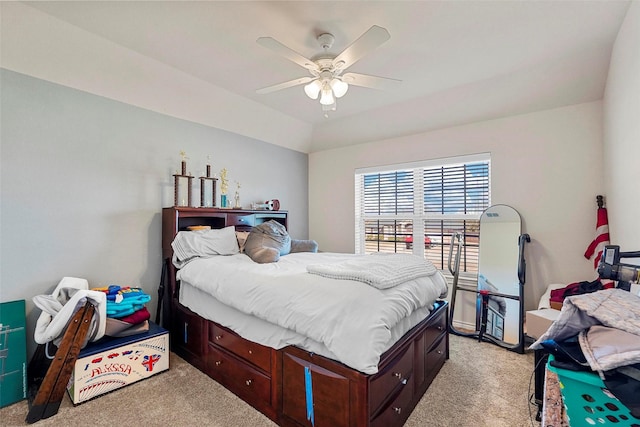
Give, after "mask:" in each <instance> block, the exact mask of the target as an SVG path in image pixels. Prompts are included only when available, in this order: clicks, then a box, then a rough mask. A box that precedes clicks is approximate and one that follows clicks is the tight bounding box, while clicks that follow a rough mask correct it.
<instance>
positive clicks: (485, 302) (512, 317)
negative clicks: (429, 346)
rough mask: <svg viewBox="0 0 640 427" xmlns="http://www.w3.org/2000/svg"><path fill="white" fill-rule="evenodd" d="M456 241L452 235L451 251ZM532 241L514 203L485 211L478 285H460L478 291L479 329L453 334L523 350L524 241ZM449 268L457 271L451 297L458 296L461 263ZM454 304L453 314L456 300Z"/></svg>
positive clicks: (482, 217)
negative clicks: (472, 286)
mask: <svg viewBox="0 0 640 427" xmlns="http://www.w3.org/2000/svg"><path fill="white" fill-rule="evenodd" d="M454 240H455V239H453V238H452V245H451V246H452V248H451V251H450V252H454V250H455V249H454V248H453V241H454ZM529 241H530V238H529V235H527V234H522V221H521V218H520V214H519V213H518V212H517V211H516V210H515V209H513V208H512V207H511V206H507V205H494V206H490V207H489V208H487V209H486V210H485V211H484V212H483V213H482V215H481V216H480V240H479V242H480V243H479V254H478V285H477V288H469V287H464V286H461V287H460V288H459V290H464V291H469V292H473V293H475V294H476V331H475V332H473V333H467V332H461V331H458V330H456V329H455V328H454V327H452V329H451V331H452V332H453V333H456V334H458V335H464V336H468V337H473V338H478V340H480V341H483V340H484V341H490V342H493V343H494V344H497V345H500V346H502V347H505V348H508V349H510V350H514V351H517V352H519V353H523V352H524V330H523V320H524V319H523V317H524V306H523V304H524V301H523V286H524V281H525V271H524V270H525V263H524V243H525V242H529ZM458 250H459V249H458ZM456 261H458V260H457V259H456ZM450 270H451V271H452V273H454V285H453V286H454V289H453V292H452V298H455V295H456V290H458V285H457V271H458V266H456V267H455V270H454V269H452V268H451V267H450ZM453 303H454V304H452V305H451V317H453V307H455V301H453Z"/></svg>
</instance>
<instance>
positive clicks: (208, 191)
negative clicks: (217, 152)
mask: <svg viewBox="0 0 640 427" xmlns="http://www.w3.org/2000/svg"><path fill="white" fill-rule="evenodd" d="M216 181H218V178H214V177H212V176H211V165H207V175H206V176H201V177H200V206H201V207H203V208H211V207H215V206H216Z"/></svg>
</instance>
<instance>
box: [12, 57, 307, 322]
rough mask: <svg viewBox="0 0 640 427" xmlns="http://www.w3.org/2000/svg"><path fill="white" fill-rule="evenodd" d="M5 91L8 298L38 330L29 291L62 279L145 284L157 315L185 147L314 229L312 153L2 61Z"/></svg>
mask: <svg viewBox="0 0 640 427" xmlns="http://www.w3.org/2000/svg"><path fill="white" fill-rule="evenodd" d="M0 87H1V88H2V101H1V112H2V116H1V119H2V122H1V124H2V130H1V135H0V136H1V146H0V147H1V151H0V154H1V158H0V161H1V163H0V164H1V188H2V198H1V206H0V251H1V253H0V255H1V268H0V271H1V272H0V301H11V300H17V299H26V300H27V313H28V321H29V331H30V332H29V333H30V334H31V331H32V330H33V325H34V322H35V318H36V317H37V315H39V313H40V310H39V309H37V308H35V307H34V306H33V304H32V303H31V298H32V297H33V296H34V295H38V294H47V293H50V292H51V291H52V290H53V288H54V287H55V286H56V285H57V283H58V282H59V281H60V279H61V278H62V277H64V276H75V277H82V278H86V279H88V280H89V283H90V285H91V286H101V285H108V284H112V283H113V284H119V285H132V286H141V287H142V288H143V289H144V290H145V291H146V292H147V293H149V294H150V295H152V297H153V300H152V302H151V304H149V308H150V310H151V311H152V315H154V313H155V305H156V302H157V300H156V295H157V287H158V283H159V280H160V269H161V209H162V208H163V207H166V206H171V205H173V181H172V176H171V175H172V174H173V173H176V171H177V169H178V168H179V164H180V155H179V152H180V151H181V150H184V151H186V153H187V155H188V157H189V160H188V161H187V164H188V171H190V172H192V174H194V175H196V176H199V175H200V174H201V172H202V171H203V170H204V165H205V164H206V158H207V155H211V162H212V165H213V166H212V168H213V170H214V171H219V170H220V169H221V168H223V167H226V168H227V169H228V170H229V178H230V180H231V185H230V192H233V191H235V185H234V184H233V182H234V181H235V180H238V181H240V183H241V186H242V187H241V189H240V195H241V202H242V204H243V206H244V207H248V206H249V204H250V202H252V201H264V200H267V199H272V198H277V199H279V200H280V202H281V209H284V210H288V211H289V213H290V221H289V225H290V233H291V235H292V236H293V237H296V238H307V237H308V196H307V192H308V179H307V173H308V159H307V155H306V154H303V153H300V152H297V151H293V150H289V149H286V148H282V147H277V146H275V145H272V144H268V143H264V142H261V141H258V140H255V139H251V138H247V137H244V136H240V135H237V134H233V133H230V132H227V131H222V130H218V129H213V128H210V127H207V126H203V125H200V124H195V123H192V122H188V121H184V120H180V119H176V118H172V117H169V116H164V115H162V114H158V113H154V112H150V111H147V110H144V109H141V108H137V107H133V106H130V105H126V104H123V103H120V102H116V101H112V100H109V99H106V98H102V97H99V96H96V95H91V94H88V93H85V92H81V91H78V90H75V89H69V88H67V87H64V86H60V85H57V84H52V83H48V82H45V81H42V80H38V79H35V78H32V77H28V76H25V75H22V74H18V73H15V72H12V71H8V70H4V69H2V70H0ZM212 102H215V100H212ZM194 181H196V180H194ZM194 195H195V197H194V200H195V201H196V203H197V202H198V201H199V187H197V186H195V188H194Z"/></svg>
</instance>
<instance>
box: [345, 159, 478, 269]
mask: <svg viewBox="0 0 640 427" xmlns="http://www.w3.org/2000/svg"><path fill="white" fill-rule="evenodd" d="M355 185H356V192H355V194H356V206H355V208H356V218H355V219H356V252H357V253H372V252H395V253H414V254H416V255H420V256H424V257H426V258H427V259H429V260H430V261H432V262H433V263H434V264H435V266H436V267H437V268H439V269H440V270H447V268H448V259H449V245H450V242H451V235H452V234H453V233H454V232H459V233H461V234H462V237H463V247H462V253H461V257H460V259H461V261H460V272H461V274H462V273H465V272H466V273H470V274H471V273H473V274H477V271H478V244H479V229H480V215H482V212H483V211H484V210H485V209H486V208H488V207H489V205H490V156H489V154H479V155H474V156H464V157H457V158H450V159H439V160H435V161H427V162H416V163H411V164H405V165H395V166H389V167H380V168H367V169H359V170H357V171H356V174H355ZM418 242H419V244H418Z"/></svg>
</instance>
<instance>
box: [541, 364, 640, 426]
mask: <svg viewBox="0 0 640 427" xmlns="http://www.w3.org/2000/svg"><path fill="white" fill-rule="evenodd" d="M552 360H553V355H549V361H548V362H547V368H548V369H549V370H550V371H551V372H555V373H556V374H557V375H558V381H559V382H560V390H561V391H562V400H563V402H564V406H565V408H566V410H567V418H568V419H569V425H570V426H572V427H582V426H618V427H640V419H638V418H636V417H634V416H633V415H631V411H629V409H628V408H627V407H626V406H624V405H623V404H622V403H621V402H620V401H619V400H618V399H617V398H616V397H615V396H614V395H613V394H612V393H611V392H610V391H609V390H607V388H606V387H605V385H604V382H602V380H601V379H600V377H599V376H598V374H596V373H592V372H578V371H570V370H567V369H561V368H556V367H554V366H551V364H550V362H551V361H552Z"/></svg>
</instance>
